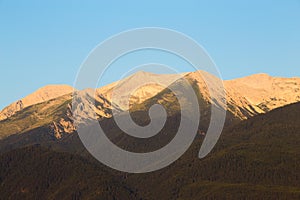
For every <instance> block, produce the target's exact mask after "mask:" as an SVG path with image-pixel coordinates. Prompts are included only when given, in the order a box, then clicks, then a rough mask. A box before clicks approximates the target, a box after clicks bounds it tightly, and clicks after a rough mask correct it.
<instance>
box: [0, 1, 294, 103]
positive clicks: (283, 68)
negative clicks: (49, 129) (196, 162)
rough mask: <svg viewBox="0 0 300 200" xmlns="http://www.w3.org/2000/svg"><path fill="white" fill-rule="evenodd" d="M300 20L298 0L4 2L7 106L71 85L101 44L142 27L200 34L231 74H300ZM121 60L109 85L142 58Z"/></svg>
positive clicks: (0, 11)
mask: <svg viewBox="0 0 300 200" xmlns="http://www.w3.org/2000/svg"><path fill="white" fill-rule="evenodd" d="M299 19H300V1H298V0H290V1H279V0H278V1H277V0H275V1H268V0H267V1H206V2H202V1H196V0H195V1H181V2H180V3H177V2H176V1H156V0H153V1H148V2H146V1H130V2H129V1H107V2H105V3H103V2H102V1H72V2H70V1H58V0H54V1H48V2H44V1H14V0H12V1H8V0H0V24H1V37H0V74H1V85H0V92H1V94H2V95H1V98H0V108H3V107H4V106H6V105H8V104H9V103H11V102H13V101H15V100H17V99H20V98H21V97H24V96H26V95H27V94H29V93H31V92H33V91H34V90H36V89H38V88H40V87H42V86H44V85H48V84H69V85H72V84H73V82H74V80H75V78H76V74H77V71H78V69H79V67H80V65H81V63H82V62H83V60H84V59H85V58H86V57H87V55H88V54H89V52H90V51H91V50H92V49H93V48H94V47H95V46H96V45H97V44H99V43H100V42H101V41H103V40H105V39H106V38H108V37H110V36H111V35H114V34H117V33H119V32H121V31H125V30H128V29H132V28H138V27H164V28H170V29H174V30H177V31H180V32H182V33H185V34H187V35H189V36H190V37H192V38H194V39H195V40H196V41H197V42H198V43H199V44H201V45H202V46H203V47H204V48H205V49H206V50H207V52H208V53H209V55H210V56H211V57H212V59H213V60H214V61H215V63H216V64H217V66H218V67H219V70H220V73H221V75H222V77H223V78H224V79H232V78H237V77H242V76H246V75H250V74H255V73H260V72H265V73H268V74H270V75H273V76H283V77H293V76H300V68H299V66H300V59H299V55H300V37H299V35H300V20H299ZM136 57H139V58H141V57H142V58H143V61H145V60H147V61H148V60H149V61H153V62H158V61H166V62H167V61H168V62H169V63H168V64H170V65H174V66H175V67H176V69H177V70H178V71H179V72H185V71H191V70H190V68H189V66H187V65H186V63H184V62H182V61H178V60H177V59H175V58H171V56H170V55H162V54H157V52H156V53H155V52H143V53H140V54H139V53H137V55H136ZM121 61H122V60H121ZM121 61H120V62H119V64H118V65H116V66H115V68H114V69H112V71H111V73H110V75H109V76H107V77H105V78H104V80H103V83H102V84H107V83H110V82H113V81H116V80H118V79H119V78H120V76H121V75H122V74H123V71H126V70H127V68H126V67H128V69H129V68H130V67H132V65H133V64H136V63H135V62H137V63H138V61H136V59H130V57H129V58H127V59H125V60H123V63H122V62H121ZM121 66H124V68H123V71H122V70H120V67H121ZM118 72H120V73H118Z"/></svg>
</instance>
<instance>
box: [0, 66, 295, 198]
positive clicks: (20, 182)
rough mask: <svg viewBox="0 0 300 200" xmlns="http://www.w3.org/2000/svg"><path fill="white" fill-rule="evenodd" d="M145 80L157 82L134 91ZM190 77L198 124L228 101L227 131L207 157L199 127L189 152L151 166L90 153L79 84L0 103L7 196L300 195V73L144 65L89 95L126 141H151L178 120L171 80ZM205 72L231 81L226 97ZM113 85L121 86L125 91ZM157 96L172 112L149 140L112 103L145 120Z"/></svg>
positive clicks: (127, 144)
mask: <svg viewBox="0 0 300 200" xmlns="http://www.w3.org/2000/svg"><path fill="white" fill-rule="evenodd" d="M143 80H153V83H151V84H146V85H144V86H142V87H140V88H138V89H137V90H134V92H133V93H129V92H128V91H130V90H132V89H133V88H135V87H136V85H139V84H140V83H141V82H143ZM183 81H187V82H188V83H190V85H191V86H192V87H193V89H194V91H195V93H196V95H197V98H198V102H199V109H200V111H201V122H200V124H199V127H198V129H199V133H204V134H205V132H206V131H207V128H208V124H209V122H210V117H211V113H210V108H211V106H217V107H220V108H221V109H226V110H227V116H226V121H225V127H224V130H223V133H222V136H221V138H220V140H219V142H218V143H217V145H216V147H215V148H214V150H213V152H212V153H210V154H209V155H208V156H207V157H206V158H204V159H202V160H200V159H198V158H197V153H198V151H199V149H200V146H201V144H202V141H203V137H204V136H203V135H202V134H198V135H197V136H196V139H195V141H194V143H193V144H192V146H191V147H190V148H189V150H188V151H187V152H186V153H185V154H184V155H183V157H181V158H180V159H179V160H178V161H176V162H175V163H173V164H172V165H170V166H168V167H167V168H165V169H162V170H159V171H156V172H153V173H148V174H144V175H134V174H127V173H121V172H116V171H114V170H111V169H109V168H107V167H105V166H104V165H102V164H100V163H98V162H97V161H95V160H94V158H92V157H91V156H90V155H89V153H88V152H87V151H86V150H85V148H84V147H83V145H82V143H81V141H80V139H79V137H78V134H77V133H76V127H75V126H74V124H73V116H72V112H71V111H72V106H73V105H72V95H73V91H74V90H75V89H74V88H72V87H71V86H66V85H50V86H46V87H43V88H41V89H39V90H37V91H36V92H34V93H32V94H30V95H28V96H27V97H24V98H22V99H20V100H18V101H16V102H14V103H12V104H11V105H9V106H7V107H6V108H4V109H3V110H2V111H1V112H0V160H1V162H0V163H1V165H2V166H1V171H0V183H1V184H0V193H1V194H2V195H3V196H4V197H7V198H5V199H20V198H21V199H39V198H41V197H44V198H45V199H70V198H72V199H157V198H159V199H257V198H259V199H278V198H279V199H298V198H300V185H299V182H300V181H299V180H300V173H299V172H300V169H299V166H300V156H299V152H300V151H299V150H300V149H299V142H300V137H299V134H300V127H299V124H300V123H299V122H298V121H299V117H298V116H299V112H298V111H299V107H300V104H299V103H297V102H300V90H299V89H300V78H279V77H272V76H269V75H267V74H255V75H251V76H248V77H244V78H238V79H234V80H226V81H222V80H219V79H218V78H217V77H215V76H214V75H211V74H209V73H207V72H204V71H197V72H190V73H184V74H179V75H174V74H153V73H149V72H138V73H136V74H133V75H131V76H129V77H126V78H125V79H122V80H120V81H117V82H114V83H111V84H109V85H106V86H104V87H101V88H97V89H96V90H95V93H92V95H91V96H90V101H91V102H93V104H92V107H93V110H94V111H95V112H96V114H97V118H98V120H99V123H100V124H101V127H102V128H103V129H104V130H105V133H106V134H107V136H108V137H109V138H110V139H111V141H113V142H114V143H115V144H117V145H118V146H120V147H122V148H123V149H127V150H132V151H136V152H147V151H152V150H155V149H159V148H161V147H162V146H164V145H165V144H167V143H168V142H169V141H170V140H171V139H172V137H174V133H176V130H177V129H178V125H179V123H180V105H179V104H178V101H177V99H176V96H175V95H174V94H173V93H172V91H171V90H170V89H169V88H181V87H182V85H183ZM206 81H211V83H213V84H214V83H222V84H223V85H224V90H225V93H226V104H224V101H223V99H221V98H222V97H223V96H222V88H220V87H218V86H216V87H214V89H215V90H214V93H215V95H214V96H212V95H211V94H210V90H209V88H208V84H206ZM157 83H161V84H162V85H168V87H165V86H161V85H160V84H157ZM119 85H122V86H125V87H122V88H123V90H118V86H119ZM113 91H118V92H119V93H118V97H119V98H118V99H114V98H113ZM128 98H129V104H127V102H126V101H127V100H128ZM155 103H159V104H161V105H163V106H164V107H165V108H166V110H167V116H168V118H167V121H166V124H165V127H164V128H163V129H162V130H161V131H160V133H158V134H157V135H156V136H154V137H152V138H150V139H149V140H142V139H135V138H132V137H129V136H127V135H126V134H124V133H123V131H122V130H120V129H119V127H118V126H117V124H116V122H115V121H114V119H113V118H112V109H115V110H117V111H118V112H119V113H122V112H124V111H126V110H129V111H130V113H131V116H132V118H133V119H134V121H135V122H136V123H137V124H140V125H146V124H148V123H149V116H148V109H149V108H150V107H151V105H153V104H155ZM195 109H196V108H195ZM45 163H46V164H45ZM20 177H23V178H20ZM77 183H79V184H77ZM149 188H151V189H149ZM0 199H1V198H0Z"/></svg>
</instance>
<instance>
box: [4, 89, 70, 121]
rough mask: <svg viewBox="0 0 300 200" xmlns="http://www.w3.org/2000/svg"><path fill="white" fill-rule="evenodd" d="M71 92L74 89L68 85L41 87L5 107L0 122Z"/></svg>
mask: <svg viewBox="0 0 300 200" xmlns="http://www.w3.org/2000/svg"><path fill="white" fill-rule="evenodd" d="M73 90H74V88H73V87H71V86H69V85H47V86H44V87H41V88H39V89H38V90H36V91H35V92H33V93H31V94H30V95H28V96H26V97H24V98H22V99H20V100H18V101H16V102H14V103H12V104H10V105H9V106H7V107H5V108H4V109H3V110H2V111H1V112H0V120H4V119H6V118H8V117H10V116H12V115H14V114H15V113H16V112H17V111H20V110H22V109H24V108H26V107H28V106H31V105H34V104H38V103H41V102H44V101H48V100H51V99H54V98H57V97H59V96H63V95H65V94H69V93H72V92H73Z"/></svg>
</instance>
